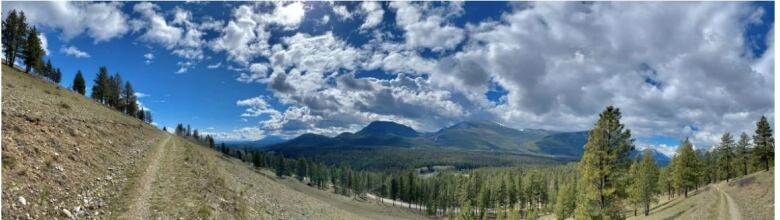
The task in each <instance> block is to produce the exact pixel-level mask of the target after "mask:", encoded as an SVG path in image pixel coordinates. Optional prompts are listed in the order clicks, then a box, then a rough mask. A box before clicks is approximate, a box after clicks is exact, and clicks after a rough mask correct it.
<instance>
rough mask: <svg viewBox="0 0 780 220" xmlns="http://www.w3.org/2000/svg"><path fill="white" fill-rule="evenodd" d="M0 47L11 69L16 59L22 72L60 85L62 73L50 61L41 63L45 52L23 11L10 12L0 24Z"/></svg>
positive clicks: (35, 29)
mask: <svg viewBox="0 0 780 220" xmlns="http://www.w3.org/2000/svg"><path fill="white" fill-rule="evenodd" d="M2 34H3V38H2V45H3V54H4V55H5V62H6V64H7V65H8V66H11V67H13V66H14V65H15V64H16V61H17V60H18V58H21V60H22V61H23V62H22V63H23V64H24V65H25V68H24V72H25V73H30V71H33V73H36V74H38V75H40V76H42V77H44V78H46V79H49V80H51V81H53V82H55V83H60V80H61V79H62V71H60V68H56V67H54V65H52V63H51V59H49V60H47V61H46V62H45V63H44V62H43V57H44V55H46V50H45V48H43V45H42V41H41V39H40V37H39V36H38V34H39V33H38V29H37V28H36V27H35V26H30V25H29V24H27V18H26V17H25V15H24V12H23V11H19V12H17V11H16V10H11V12H9V13H8V17H6V18H5V19H4V20H3V22H2Z"/></svg>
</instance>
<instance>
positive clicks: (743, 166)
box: [734, 132, 750, 176]
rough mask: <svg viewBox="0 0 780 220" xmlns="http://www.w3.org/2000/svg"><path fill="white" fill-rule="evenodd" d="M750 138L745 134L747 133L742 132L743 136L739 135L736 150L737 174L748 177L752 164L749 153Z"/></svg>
mask: <svg viewBox="0 0 780 220" xmlns="http://www.w3.org/2000/svg"><path fill="white" fill-rule="evenodd" d="M749 139H750V137H749V136H748V135H747V134H745V132H742V134H740V135H739V141H737V145H736V149H735V152H734V153H735V159H734V162H735V165H736V166H735V168H737V169H736V172H737V173H739V174H741V175H743V176H744V175H747V174H748V166H749V162H750V151H748V146H749V145H750V140H749Z"/></svg>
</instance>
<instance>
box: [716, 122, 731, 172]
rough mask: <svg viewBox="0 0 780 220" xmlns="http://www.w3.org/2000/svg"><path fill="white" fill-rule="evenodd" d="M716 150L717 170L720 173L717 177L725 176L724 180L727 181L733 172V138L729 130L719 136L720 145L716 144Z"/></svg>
mask: <svg viewBox="0 0 780 220" xmlns="http://www.w3.org/2000/svg"><path fill="white" fill-rule="evenodd" d="M717 152H718V170H719V171H720V173H721V175H722V176H721V177H719V178H725V179H726V182H728V181H729V179H731V177H732V176H733V175H732V174H733V173H734V169H733V168H734V166H733V163H734V139H733V138H732V137H731V134H730V133H729V132H726V133H725V134H723V136H721V138H720V146H718V149H717Z"/></svg>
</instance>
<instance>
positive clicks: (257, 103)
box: [236, 96, 279, 117]
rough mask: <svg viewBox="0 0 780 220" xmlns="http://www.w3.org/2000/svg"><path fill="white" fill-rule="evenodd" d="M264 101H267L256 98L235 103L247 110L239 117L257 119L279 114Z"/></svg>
mask: <svg viewBox="0 0 780 220" xmlns="http://www.w3.org/2000/svg"><path fill="white" fill-rule="evenodd" d="M265 99H267V97H263V96H258V97H253V98H249V99H244V100H239V101H237V102H236V105H238V106H244V107H248V108H247V110H246V111H245V112H244V113H243V114H241V117H257V116H261V115H266V114H270V115H275V114H279V111H276V110H275V109H273V108H272V107H271V105H269V104H268V102H267V101H266V100H265Z"/></svg>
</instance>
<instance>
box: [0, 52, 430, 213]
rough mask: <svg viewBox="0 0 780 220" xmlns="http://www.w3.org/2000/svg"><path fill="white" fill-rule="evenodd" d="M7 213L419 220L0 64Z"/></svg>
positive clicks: (5, 205)
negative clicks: (260, 166)
mask: <svg viewBox="0 0 780 220" xmlns="http://www.w3.org/2000/svg"><path fill="white" fill-rule="evenodd" d="M2 77H3V79H2V85H3V94H2V104H3V111H2V114H3V120H2V126H3V131H4V133H3V135H2V143H3V148H2V155H3V157H2V164H3V167H2V169H3V170H2V171H3V172H2V175H3V176H2V177H3V179H2V181H3V188H2V190H3V197H2V202H3V204H2V212H3V217H4V218H9V219H55V218H66V217H72V218H78V219H83V218H97V219H177V218H179V219H367V218H373V219H420V218H423V217H422V216H419V215H417V214H415V213H412V212H409V211H406V210H403V209H400V208H398V209H396V208H391V207H384V206H379V205H376V204H372V203H370V202H365V201H358V200H354V199H352V198H350V197H344V196H340V195H336V194H333V193H329V192H326V191H321V190H311V189H309V186H306V185H303V184H301V183H299V182H297V181H289V180H287V179H279V178H277V177H275V176H273V175H272V174H269V173H267V172H268V171H263V170H257V169H254V168H252V167H251V166H250V165H249V164H246V163H243V162H241V161H239V160H237V159H234V158H229V157H225V156H224V155H222V154H221V153H218V152H216V151H214V150H212V149H209V148H206V147H203V146H201V145H199V144H197V143H193V142H191V141H189V140H185V139H183V138H180V137H178V136H174V135H170V134H167V133H164V132H162V131H160V130H158V129H156V128H154V127H153V126H150V125H147V124H145V123H143V122H141V121H139V120H137V119H135V118H132V117H128V116H125V115H123V114H121V113H119V112H117V111H114V110H112V109H110V108H108V107H105V106H103V105H101V104H98V103H96V102H94V101H92V100H90V99H88V98H86V97H83V96H81V95H79V94H76V93H73V92H71V91H68V90H67V89H64V88H60V87H58V86H56V85H54V84H53V83H50V82H47V81H43V80H40V79H38V78H36V77H34V76H32V75H29V74H24V73H21V72H18V71H16V70H14V69H11V68H9V67H7V66H3V69H2Z"/></svg>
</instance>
